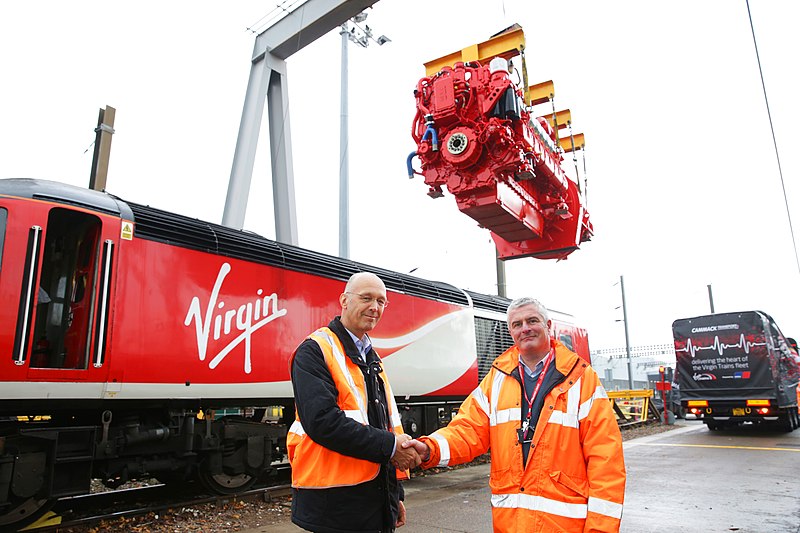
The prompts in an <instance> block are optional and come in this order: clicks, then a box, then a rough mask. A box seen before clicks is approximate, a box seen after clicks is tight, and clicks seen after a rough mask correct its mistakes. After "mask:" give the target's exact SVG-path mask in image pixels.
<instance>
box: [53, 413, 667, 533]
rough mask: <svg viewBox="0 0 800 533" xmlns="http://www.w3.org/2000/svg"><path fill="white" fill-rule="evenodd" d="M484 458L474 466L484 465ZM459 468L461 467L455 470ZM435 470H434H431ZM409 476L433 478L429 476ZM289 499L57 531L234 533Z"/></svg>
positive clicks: (281, 516)
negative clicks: (193, 532) (195, 532)
mask: <svg viewBox="0 0 800 533" xmlns="http://www.w3.org/2000/svg"><path fill="white" fill-rule="evenodd" d="M677 427H680V426H676V425H672V426H665V425H663V424H658V423H653V422H650V423H647V424H646V425H642V426H637V427H630V428H623V429H622V440H624V441H625V440H630V439H635V438H637V437H645V436H648V435H655V434H657V433H662V432H664V431H669V430H671V429H675V428H677ZM486 460H487V458H486V456H483V457H480V458H478V459H476V460H475V462H486ZM455 468H460V467H455ZM433 470H437V469H433ZM418 472H419V471H417V472H414V473H412V475H435V473H432V472H426V473H425V474H418ZM290 504H291V502H290V499H289V498H279V499H277V500H276V501H273V502H258V501H255V502H243V501H234V502H231V503H228V504H226V505H223V506H216V505H214V504H204V505H197V506H193V507H187V508H183V509H175V510H171V511H167V512H165V513H163V514H160V515H156V514H149V515H145V516H139V517H134V518H127V519H120V520H115V521H113V522H106V523H103V524H101V525H99V526H93V527H85V526H84V527H72V528H60V529H58V531H59V532H60V533H104V532H107V531H115V532H119V533H123V532H132V533H133V532H135V533H182V532H192V531H197V532H203V533H235V532H237V531H242V530H245V529H251V528H257V527H260V526H265V525H271V524H277V523H281V522H286V521H288V520H290V514H291V511H290Z"/></svg>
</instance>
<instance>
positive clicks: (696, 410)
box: [689, 407, 703, 415]
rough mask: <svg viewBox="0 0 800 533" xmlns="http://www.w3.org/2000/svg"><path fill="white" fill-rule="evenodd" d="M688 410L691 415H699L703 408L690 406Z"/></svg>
mask: <svg viewBox="0 0 800 533" xmlns="http://www.w3.org/2000/svg"><path fill="white" fill-rule="evenodd" d="M689 412H690V413H692V414H693V415H699V414H700V413H702V412H703V410H702V409H700V408H699V407H690V408H689Z"/></svg>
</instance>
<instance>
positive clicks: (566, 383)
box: [420, 340, 626, 533]
mask: <svg viewBox="0 0 800 533" xmlns="http://www.w3.org/2000/svg"><path fill="white" fill-rule="evenodd" d="M551 345H552V347H553V348H554V349H555V361H554V363H555V370H557V371H558V372H559V373H561V374H562V375H564V376H566V377H565V378H564V380H563V381H561V382H560V383H558V384H557V385H556V386H555V387H554V388H553V389H552V390H550V391H549V392H547V395H546V396H545V397H544V404H543V406H542V410H541V414H540V415H539V420H538V422H537V424H536V429H535V431H534V435H533V441H532V443H531V448H530V453H529V455H528V461H527V464H525V465H523V463H522V446H521V445H520V443H519V440H518V434H517V431H518V430H519V428H520V424H521V408H520V402H521V396H522V389H521V386H520V383H519V381H517V379H515V378H514V377H513V376H512V375H511V374H512V372H513V371H514V370H515V369H517V368H518V364H519V351H518V350H517V348H516V346H513V347H511V348H510V349H509V350H507V351H506V352H505V353H504V354H502V355H500V356H499V357H498V358H497V359H495V361H494V363H493V365H492V369H491V370H490V371H489V373H488V374H487V375H486V377H485V378H484V379H483V381H482V382H481V383H480V385H479V386H478V388H476V389H475V390H474V391H473V392H472V394H471V395H470V396H469V397H468V398H467V399H466V400H465V401H464V403H463V404H462V405H461V408H460V409H459V412H458V415H457V416H456V417H454V418H453V420H452V422H450V424H449V425H448V426H447V427H446V428H442V429H440V430H438V431H436V432H435V433H433V434H432V435H431V436H430V437H422V438H421V439H420V440H422V441H423V442H425V444H427V445H428V446H429V447H431V456H430V458H429V459H428V461H426V462H424V463H423V465H422V466H423V468H430V467H432V466H448V465H456V464H461V463H465V462H467V461H470V460H471V459H472V458H474V457H476V456H478V455H480V454H482V453H485V452H486V451H487V450H489V449H491V454H492V460H491V463H492V470H491V475H490V478H489V486H490V489H491V492H492V497H491V503H492V522H493V529H494V532H495V533H528V532H530V531H536V532H547V533H554V532H559V533H567V532H568V533H572V532H575V533H588V532H593V533H597V532H605V533H609V532H616V531H619V527H620V519H621V517H622V505H623V499H624V495H625V478H626V475H625V463H624V459H623V454H622V437H621V435H620V431H619V427H618V425H617V420H616V416H615V415H614V412H613V410H612V408H611V404H610V403H609V400H608V396H607V395H606V392H605V389H604V388H603V386H602V384H601V383H600V379H599V377H598V376H597V373H596V372H595V371H594V370H593V369H592V368H591V367H590V366H589V365H588V364H587V363H586V362H585V361H584V360H582V359H580V358H579V357H578V356H577V355H576V354H574V353H573V352H571V351H570V350H568V349H567V348H566V347H565V346H564V345H563V344H561V343H560V342H558V341H555V340H551Z"/></svg>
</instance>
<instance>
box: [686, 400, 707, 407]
mask: <svg viewBox="0 0 800 533" xmlns="http://www.w3.org/2000/svg"><path fill="white" fill-rule="evenodd" d="M687 405H688V406H689V407H708V400H689V402H688V404H687Z"/></svg>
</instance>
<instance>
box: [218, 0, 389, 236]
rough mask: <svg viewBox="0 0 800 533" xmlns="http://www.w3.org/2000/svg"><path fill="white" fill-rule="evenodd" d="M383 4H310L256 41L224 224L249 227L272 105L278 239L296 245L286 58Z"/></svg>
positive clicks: (335, 0)
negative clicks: (258, 156)
mask: <svg viewBox="0 0 800 533" xmlns="http://www.w3.org/2000/svg"><path fill="white" fill-rule="evenodd" d="M377 2H378V0H307V1H306V2H305V3H303V4H302V5H301V6H299V7H298V8H297V9H295V10H294V11H292V12H291V13H289V14H288V15H286V16H285V17H284V18H282V19H281V20H279V21H278V22H277V23H275V24H273V25H272V26H270V27H269V28H267V29H266V30H264V31H263V32H262V33H260V34H259V35H258V36H257V37H256V42H255V46H254V48H253V55H252V59H251V66H250V78H249V81H248V84H247V92H246V93H245V100H244V109H243V110H242V120H241V122H240V125H239V136H238V138H237V141H236V150H235V152H234V156H233V165H232V168H231V177H230V181H229V182H228V195H227V197H226V199H225V210H224V212H223V215H222V224H223V225H225V226H228V227H231V228H235V229H242V228H243V227H244V217H245V212H246V211H247V199H248V197H249V195H250V182H251V180H252V176H253V166H254V164H255V157H256V148H257V146H258V136H259V132H260V129H261V119H262V117H263V114H264V104H265V102H268V103H269V106H268V112H269V115H268V120H269V136H270V151H271V157H270V159H271V162H272V188H273V206H274V211H275V236H276V240H278V241H280V242H284V243H288V244H293V245H297V244H298V242H297V214H296V205H295V195H294V173H293V170H292V143H291V135H290V127H289V92H288V85H287V70H286V58H288V57H289V56H291V55H292V54H294V53H295V52H297V51H299V50H301V49H303V48H304V47H305V46H307V45H309V44H311V43H312V42H314V41H315V40H317V39H318V38H319V37H321V36H323V35H325V34H326V33H328V32H329V31H330V30H332V29H334V28H336V27H338V26H341V25H342V24H343V23H344V22H345V21H347V20H349V19H350V18H352V17H354V16H356V15H358V14H359V13H361V12H363V11H364V10H365V9H367V8H368V7H371V6H372V5H373V4H375V3H377Z"/></svg>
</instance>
